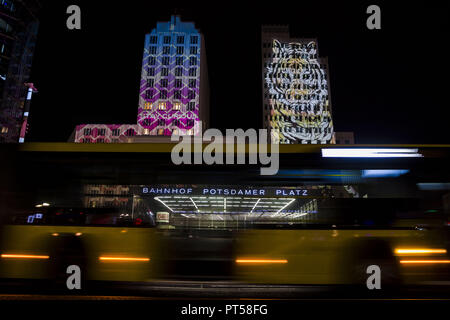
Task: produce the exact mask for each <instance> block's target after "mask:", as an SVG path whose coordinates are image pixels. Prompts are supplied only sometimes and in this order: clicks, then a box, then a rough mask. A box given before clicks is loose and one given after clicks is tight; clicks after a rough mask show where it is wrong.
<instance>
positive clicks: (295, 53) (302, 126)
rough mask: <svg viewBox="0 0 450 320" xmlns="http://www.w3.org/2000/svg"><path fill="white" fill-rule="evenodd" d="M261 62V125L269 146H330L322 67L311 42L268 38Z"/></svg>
mask: <svg viewBox="0 0 450 320" xmlns="http://www.w3.org/2000/svg"><path fill="white" fill-rule="evenodd" d="M268 47H269V50H268V54H267V55H266V57H265V59H264V61H263V62H264V68H265V70H264V80H263V81H264V102H265V109H266V113H265V124H266V127H267V128H269V129H271V138H272V142H273V143H277V142H278V143H283V144H286V143H287V144H289V143H303V144H307V143H314V144H317V143H318V144H326V143H332V139H333V134H334V130H333V121H332V117H331V106H330V99H329V90H328V81H327V78H328V77H327V70H326V64H325V63H321V61H320V60H319V59H318V53H317V44H316V42H315V41H303V42H283V41H279V40H277V39H272V42H271V43H270V44H268Z"/></svg>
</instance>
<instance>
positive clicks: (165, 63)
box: [162, 57, 170, 66]
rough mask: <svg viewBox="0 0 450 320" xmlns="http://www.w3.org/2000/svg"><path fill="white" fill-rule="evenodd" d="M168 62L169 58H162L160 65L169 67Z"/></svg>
mask: <svg viewBox="0 0 450 320" xmlns="http://www.w3.org/2000/svg"><path fill="white" fill-rule="evenodd" d="M169 60H170V58H169V57H163V58H162V64H163V65H165V66H168V65H169Z"/></svg>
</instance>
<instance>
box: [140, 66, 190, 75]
mask: <svg viewBox="0 0 450 320" xmlns="http://www.w3.org/2000/svg"><path fill="white" fill-rule="evenodd" d="M174 73H175V76H176V77H182V76H183V68H181V67H179V68H175V71H174ZM188 74H189V77H196V76H197V68H189V71H188ZM168 75H169V68H164V67H163V68H161V76H162V77H167V76H168ZM147 76H148V77H154V76H155V68H147Z"/></svg>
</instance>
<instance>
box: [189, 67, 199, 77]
mask: <svg viewBox="0 0 450 320" xmlns="http://www.w3.org/2000/svg"><path fill="white" fill-rule="evenodd" d="M196 75H197V69H196V68H190V69H189V76H190V77H195V76H196Z"/></svg>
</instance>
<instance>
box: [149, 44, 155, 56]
mask: <svg viewBox="0 0 450 320" xmlns="http://www.w3.org/2000/svg"><path fill="white" fill-rule="evenodd" d="M148 51H149V53H150V54H156V47H154V46H151V47H150V49H149V50H148Z"/></svg>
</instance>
